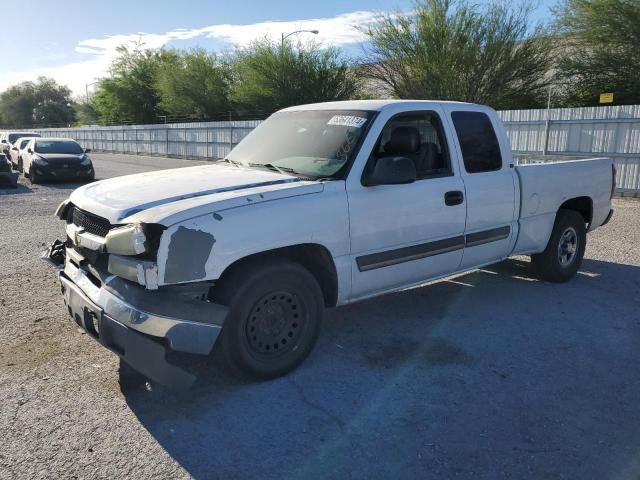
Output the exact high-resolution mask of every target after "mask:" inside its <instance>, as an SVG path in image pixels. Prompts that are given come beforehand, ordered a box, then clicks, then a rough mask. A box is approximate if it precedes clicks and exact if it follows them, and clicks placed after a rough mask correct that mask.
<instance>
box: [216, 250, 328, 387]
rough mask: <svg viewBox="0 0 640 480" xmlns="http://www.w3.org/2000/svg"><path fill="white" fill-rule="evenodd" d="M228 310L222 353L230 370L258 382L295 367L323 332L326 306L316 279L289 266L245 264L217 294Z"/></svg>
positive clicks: (280, 262) (283, 263)
mask: <svg viewBox="0 0 640 480" xmlns="http://www.w3.org/2000/svg"><path fill="white" fill-rule="evenodd" d="M215 296H216V298H217V299H218V300H219V301H221V302H223V303H225V304H227V305H228V306H229V314H228V316H227V318H226V320H225V323H224V327H223V329H222V333H221V337H220V339H219V340H218V344H219V348H220V349H221V351H222V354H223V356H224V359H225V360H226V362H227V363H228V364H230V365H231V366H232V367H235V368H236V369H238V370H240V371H241V372H243V373H246V374H248V375H250V376H252V377H255V378H260V379H268V378H275V377H279V376H281V375H284V374H286V373H288V372H289V371H291V370H293V369H294V368H295V367H297V366H298V365H299V364H300V363H302V361H303V360H304V359H305V358H306V357H307V356H308V355H309V353H311V350H312V349H313V347H314V345H315V343H316V341H317V339H318V335H319V332H320V325H321V323H322V316H323V312H324V300H323V295H322V291H321V290H320V286H319V285H318V282H317V281H316V279H315V277H314V276H313V275H312V274H311V273H310V272H309V271H308V270H307V269H306V268H304V267H303V266H301V265H299V264H297V263H294V262H291V261H287V260H271V261H264V262H260V263H258V264H255V263H254V264H247V265H245V266H243V267H240V268H239V269H238V270H236V271H235V272H233V273H231V274H230V277H229V278H227V279H225V281H224V284H223V285H220V287H219V290H218V291H216V292H215Z"/></svg>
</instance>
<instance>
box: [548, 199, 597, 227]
mask: <svg viewBox="0 0 640 480" xmlns="http://www.w3.org/2000/svg"><path fill="white" fill-rule="evenodd" d="M560 210H573V211H575V212H578V213H579V214H580V215H582V218H583V219H584V223H586V224H587V225H591V221H592V220H593V200H592V199H591V197H587V196H584V197H574V198H570V199H568V200H565V201H564V203H563V204H562V205H560V208H558V212H559V211H560ZM557 215H558V213H557V212H556V217H557Z"/></svg>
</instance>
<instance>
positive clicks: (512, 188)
mask: <svg viewBox="0 0 640 480" xmlns="http://www.w3.org/2000/svg"><path fill="white" fill-rule="evenodd" d="M225 160H226V163H218V164H212V165H206V166H195V167H189V168H183V169H176V170H165V171H158V172H151V173H143V174H137V175H130V176H126V177H119V178H113V179H109V180H104V181H99V182H96V183H92V184H89V185H86V186H83V187H81V188H79V189H77V190H75V191H74V192H73V193H72V195H71V196H70V197H69V199H68V200H66V201H65V202H63V203H62V204H61V205H60V206H59V207H58V209H57V212H56V215H57V216H58V217H59V218H61V219H62V220H65V221H66V236H67V238H66V241H65V242H64V246H62V247H61V248H58V249H54V250H55V252H56V253H57V254H58V255H59V256H62V255H60V254H61V253H64V251H63V250H66V255H64V267H63V268H62V269H61V271H60V274H59V278H60V282H61V286H62V293H63V295H64V298H65V302H66V305H67V307H68V310H69V313H70V315H71V317H72V318H74V319H75V321H76V322H77V323H78V324H79V325H80V326H81V327H82V328H84V329H85V330H86V331H87V332H88V333H90V334H91V335H93V336H94V337H95V338H96V339H98V340H99V341H100V342H101V343H102V344H103V345H104V346H105V347H107V348H109V349H111V350H112V351H114V352H115V353H117V354H118V355H119V356H120V357H121V358H122V359H123V360H124V361H126V362H127V363H129V364H131V365H132V366H133V367H134V368H136V369H138V370H139V371H140V372H142V373H143V374H146V375H147V376H149V377H151V378H153V379H155V380H156V381H158V382H161V383H166V384H186V383H189V382H191V381H192V380H193V376H192V375H191V374H190V373H188V372H186V371H184V370H183V369H181V368H178V367H176V366H175V365H174V364H172V363H170V362H169V361H168V360H167V359H166V358H167V356H166V353H167V350H173V351H177V352H190V353H196V354H209V353H210V352H212V350H213V348H214V345H215V346H216V348H215V350H216V351H220V352H221V353H222V354H223V355H224V358H226V359H227V360H228V362H229V364H230V365H232V366H234V367H237V368H238V369H240V370H241V371H242V372H245V373H248V374H250V375H252V376H255V377H259V378H270V377H275V376H278V375H282V374H284V373H286V372H288V371H290V370H291V369H293V368H294V367H296V366H297V365H298V364H300V362H302V361H303V360H304V359H305V357H307V355H309V353H310V351H311V350H312V348H313V346H314V344H315V342H316V339H317V337H318V333H319V330H320V324H321V320H322V316H323V310H324V309H325V307H335V306H339V305H344V304H347V303H351V302H355V301H359V300H363V299H366V298H369V297H373V296H376V295H381V294H383V293H386V292H390V291H394V290H399V289H403V288H407V287H410V286H413V285H417V284H421V283H424V282H426V281H431V280H434V279H438V278H442V277H446V276H450V275H452V274H456V273H459V272H464V271H468V270H472V269H475V268H478V267H481V266H483V265H487V264H491V263H495V262H499V261H501V260H504V259H505V258H507V257H509V256H511V255H522V254H524V255H531V258H532V265H533V267H535V268H536V270H537V272H538V274H539V276H540V277H541V278H542V279H544V280H547V281H551V282H563V281H567V280H569V279H570V278H571V277H573V276H574V274H575V273H576V271H577V270H578V268H579V266H580V264H581V261H582V257H583V254H584V251H585V244H586V233H587V232H588V231H591V230H593V229H595V228H596V227H599V226H601V225H604V224H605V223H607V222H608V221H609V219H610V218H611V215H612V210H611V198H612V195H613V190H614V186H615V169H614V166H613V163H612V161H611V160H610V159H605V158H602V159H593V160H582V161H570V162H559V163H545V164H537V165H527V166H521V167H520V166H514V164H513V159H512V153H511V149H510V146H509V141H508V139H507V137H506V136H505V133H504V130H503V128H502V125H501V123H500V120H499V118H498V116H497V115H496V112H495V111H493V110H492V109H491V108H488V107H485V106H480V105H473V104H467V103H457V102H437V101H393V100H379V101H378V100H372V101H349V102H335V103H321V104H314V105H303V106H298V107H292V108H287V109H284V110H281V111H279V112H277V113H275V114H274V115H272V116H271V117H270V118H269V119H268V120H266V121H265V122H263V123H262V124H261V125H260V126H259V127H257V128H256V129H255V130H254V131H253V132H251V133H250V134H249V135H248V136H247V137H246V138H245V139H244V140H243V141H242V142H241V143H240V144H239V145H238V146H237V147H236V148H234V149H233V150H232V151H231V153H230V154H229V155H228V157H227V158H226V159H225Z"/></svg>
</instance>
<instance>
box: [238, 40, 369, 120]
mask: <svg viewBox="0 0 640 480" xmlns="http://www.w3.org/2000/svg"><path fill="white" fill-rule="evenodd" d="M233 66H234V75H233V83H232V87H231V99H232V101H233V102H234V104H235V105H236V107H237V109H238V112H239V113H240V114H241V115H250V114H257V115H260V114H262V115H265V114H270V113H272V112H274V111H276V110H278V109H281V108H284V107H289V106H292V105H299V104H303V103H313V102H324V101H331V100H347V99H350V98H353V97H354V96H358V95H359V92H360V86H361V85H360V81H359V77H358V76H357V75H355V74H354V72H353V70H352V69H351V66H350V64H349V62H347V61H346V60H345V59H343V58H342V57H341V54H340V51H339V50H338V49H335V48H327V49H323V48H321V47H320V45H319V44H317V43H308V44H301V43H298V44H295V45H294V44H293V43H291V42H287V41H285V42H284V43H283V44H281V43H280V42H278V43H273V42H271V41H269V40H267V39H265V40H261V41H256V42H254V43H253V44H252V45H250V46H249V47H248V48H246V49H243V50H241V51H239V52H237V54H236V56H235V58H234V62H233Z"/></svg>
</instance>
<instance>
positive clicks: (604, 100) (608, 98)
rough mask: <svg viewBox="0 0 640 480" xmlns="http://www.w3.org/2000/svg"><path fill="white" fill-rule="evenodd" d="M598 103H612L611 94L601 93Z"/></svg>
mask: <svg viewBox="0 0 640 480" xmlns="http://www.w3.org/2000/svg"><path fill="white" fill-rule="evenodd" d="M600 103H613V93H601V94H600Z"/></svg>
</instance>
